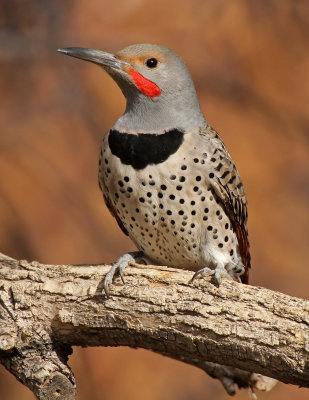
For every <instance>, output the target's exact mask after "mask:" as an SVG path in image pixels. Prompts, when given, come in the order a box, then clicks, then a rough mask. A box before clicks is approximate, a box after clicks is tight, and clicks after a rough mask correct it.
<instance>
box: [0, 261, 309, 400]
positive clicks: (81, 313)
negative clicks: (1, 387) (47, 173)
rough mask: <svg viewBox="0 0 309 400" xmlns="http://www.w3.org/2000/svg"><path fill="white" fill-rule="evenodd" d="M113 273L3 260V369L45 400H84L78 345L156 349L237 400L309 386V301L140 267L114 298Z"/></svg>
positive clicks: (94, 267) (128, 271) (0, 302)
mask: <svg viewBox="0 0 309 400" xmlns="http://www.w3.org/2000/svg"><path fill="white" fill-rule="evenodd" d="M109 268H110V266H109V265H43V264H40V263H38V262H36V261H33V262H27V261H18V260H14V259H12V258H10V257H7V256H4V255H1V256H0V362H1V363H2V364H3V365H4V366H5V367H6V368H7V369H8V370H9V371H11V372H12V373H13V374H14V375H15V376H16V377H17V379H18V380H20V381H21V382H22V383H24V384H25V385H27V386H28V387H29V388H30V389H31V390H32V391H33V392H34V393H35V395H36V396H37V398H38V399H42V400H43V399H48V400H53V399H57V400H59V399H63V400H64V399H66V400H68V399H69V400H70V399H74V398H75V395H76V384H75V380H74V376H73V373H72V371H71V370H70V368H69V366H68V365H67V360H68V356H69V354H71V351H72V350H71V346H130V347H142V348H145V349H150V350H153V351H155V352H158V353H161V354H163V355H166V356H169V357H172V358H175V359H177V360H181V361H184V362H186V363H188V364H192V365H195V366H197V367H199V368H201V369H203V370H204V371H206V372H207V373H208V374H209V375H211V376H212V377H214V378H217V379H219V380H220V381H221V382H222V383H223V385H224V387H225V389H226V390H227V392H228V393H229V394H234V393H235V385H236V384H237V385H238V386H239V387H251V388H258V389H261V390H270V389H271V387H272V386H273V385H274V383H275V381H274V379H277V380H280V381H282V382H285V383H291V384H295V385H300V386H304V387H309V301H306V300H303V299H298V298H294V297H290V296H287V295H284V294H282V293H278V292H273V291H270V290H267V289H264V288H260V287H253V286H249V285H241V284H238V283H235V282H230V281H226V280H224V281H223V282H222V284H221V285H220V287H219V288H217V287H216V286H215V285H213V284H212V283H211V282H209V280H207V279H205V278H204V279H200V280H196V281H195V282H194V283H193V284H191V283H190V284H189V280H190V278H191V277H192V272H189V271H183V270H177V269H172V268H167V267H158V266H144V265H138V264H134V265H132V266H131V267H129V268H127V269H126V271H125V280H126V284H125V285H123V284H122V283H121V282H120V280H116V282H115V283H114V285H113V286H112V287H111V297H110V298H106V296H105V295H104V293H103V291H102V283H103V278H104V276H105V274H106V273H107V271H108V270H109ZM261 374H262V375H261ZM263 375H266V376H267V377H270V378H266V377H265V376H263ZM272 378H273V379H272Z"/></svg>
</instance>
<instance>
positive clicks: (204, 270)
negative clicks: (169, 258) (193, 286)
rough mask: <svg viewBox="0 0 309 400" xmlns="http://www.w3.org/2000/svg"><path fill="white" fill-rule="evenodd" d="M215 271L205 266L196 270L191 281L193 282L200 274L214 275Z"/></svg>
mask: <svg viewBox="0 0 309 400" xmlns="http://www.w3.org/2000/svg"><path fill="white" fill-rule="evenodd" d="M214 273H215V271H214V270H213V269H211V268H208V267H205V268H201V269H199V270H198V271H196V272H195V274H194V275H193V276H192V278H191V279H190V281H189V283H192V282H193V281H194V280H195V279H196V278H197V277H198V276H199V275H209V276H211V275H213V274H214Z"/></svg>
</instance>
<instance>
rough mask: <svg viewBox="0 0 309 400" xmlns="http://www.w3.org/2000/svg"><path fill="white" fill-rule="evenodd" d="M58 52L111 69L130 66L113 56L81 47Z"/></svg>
mask: <svg viewBox="0 0 309 400" xmlns="http://www.w3.org/2000/svg"><path fill="white" fill-rule="evenodd" d="M58 51H59V52H60V53H63V54H66V55H67V56H71V57H76V58H80V59H82V60H86V61H90V62H92V63H95V64H99V65H102V66H103V67H109V68H112V69H118V70H122V69H123V67H125V66H127V67H128V66H130V64H129V63H127V62H125V61H122V60H119V59H118V58H116V57H115V56H114V54H111V53H106V52H105V51H101V50H93V49H86V48H82V47H66V48H64V49H58Z"/></svg>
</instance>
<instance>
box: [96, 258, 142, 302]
mask: <svg viewBox="0 0 309 400" xmlns="http://www.w3.org/2000/svg"><path fill="white" fill-rule="evenodd" d="M143 255H144V253H143V252H142V251H134V252H131V253H125V254H123V255H122V256H121V257H120V258H119V259H118V260H117V261H116V262H115V263H114V264H113V266H112V268H111V269H110V270H109V271H108V273H107V274H106V275H105V278H104V281H103V288H104V292H105V294H106V296H107V297H109V295H110V291H109V288H110V285H111V284H112V283H113V280H114V278H115V276H116V275H117V274H119V276H120V278H121V280H122V283H123V284H125V281H124V277H123V271H124V269H125V267H127V266H128V265H129V264H130V263H132V262H140V263H145V261H144V259H143Z"/></svg>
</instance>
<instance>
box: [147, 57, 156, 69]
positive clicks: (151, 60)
mask: <svg viewBox="0 0 309 400" xmlns="http://www.w3.org/2000/svg"><path fill="white" fill-rule="evenodd" d="M145 64H146V66H147V67H148V68H156V66H157V65H158V60H157V59H156V58H153V57H152V58H148V59H147V60H146V61H145Z"/></svg>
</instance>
